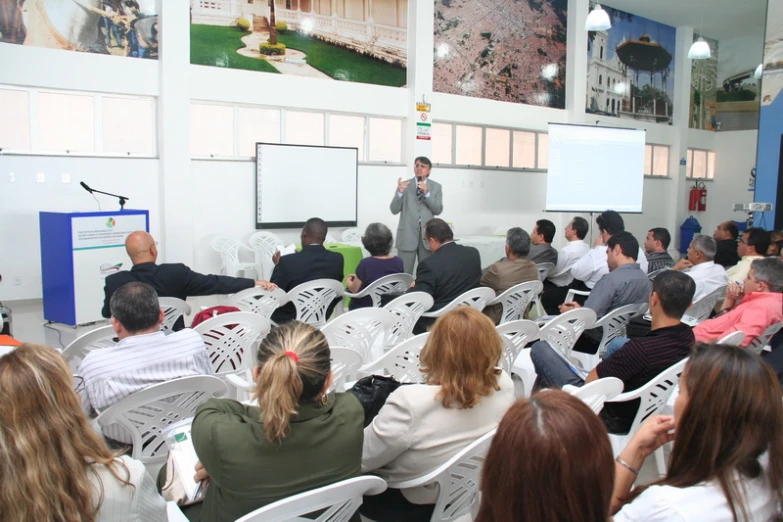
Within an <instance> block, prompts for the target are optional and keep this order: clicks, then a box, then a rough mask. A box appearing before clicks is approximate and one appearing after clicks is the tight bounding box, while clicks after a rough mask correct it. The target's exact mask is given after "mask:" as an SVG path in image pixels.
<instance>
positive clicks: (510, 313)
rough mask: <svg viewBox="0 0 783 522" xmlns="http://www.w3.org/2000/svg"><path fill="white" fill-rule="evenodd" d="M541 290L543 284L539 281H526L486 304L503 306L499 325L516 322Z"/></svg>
mask: <svg viewBox="0 0 783 522" xmlns="http://www.w3.org/2000/svg"><path fill="white" fill-rule="evenodd" d="M543 289H544V284H543V283H542V282H541V281H527V282H525V283H520V284H518V285H514V286H512V287H511V288H509V289H508V290H506V291H505V292H503V293H502V294H500V295H499V296H497V297H496V298H495V299H493V300H492V301H491V302H489V303H487V304H488V305H495V304H500V305H503V312H502V315H501V317H500V324H503V323H507V322H509V321H516V320H518V319H522V317H523V316H524V315H525V312H526V311H527V307H528V305H530V303H531V302H532V301H533V300H535V298H536V297H537V296H538V295H539V294H540V293H541V292H542V291H543Z"/></svg>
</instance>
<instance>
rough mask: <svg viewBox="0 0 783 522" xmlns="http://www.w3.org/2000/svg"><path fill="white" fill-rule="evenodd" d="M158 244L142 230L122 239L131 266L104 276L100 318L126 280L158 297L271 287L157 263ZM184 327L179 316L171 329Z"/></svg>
mask: <svg viewBox="0 0 783 522" xmlns="http://www.w3.org/2000/svg"><path fill="white" fill-rule="evenodd" d="M157 245H158V243H157V242H156V241H155V240H154V239H152V236H151V235H149V234H148V233H147V232H144V231H137V232H131V233H130V234H128V237H127V238H125V251H126V252H127V253H128V257H130V259H131V262H132V263H133V266H132V267H131V269H130V270H122V271H120V272H117V273H116V274H112V275H110V276H108V277H107V278H106V283H105V287H104V289H103V292H104V294H105V299H104V301H103V310H101V313H102V314H103V317H110V316H111V310H110V303H111V297H112V295H114V292H115V291H116V290H117V289H118V288H119V287H121V286H122V285H124V284H126V283H130V282H131V281H137V282H140V283H146V284H148V285H150V286H151V287H152V288H154V289H155V291H156V292H157V293H158V295H159V296H160V297H176V298H177V299H182V300H183V301H184V300H186V299H187V298H188V297H191V296H201V295H214V294H233V293H236V292H241V291H242V290H246V289H248V288H252V287H253V286H261V287H262V288H264V289H265V290H271V289H273V288H275V286H274V285H272V284H270V283H268V282H267V281H253V280H252V279H246V278H244V277H229V276H222V275H202V274H199V273H198V272H194V271H193V270H191V269H190V268H188V267H187V266H185V265H183V264H182V263H163V264H161V265H158V264H156V263H155V261H156V260H157V259H158V246H157ZM184 327H185V321H184V319H183V318H181V317H180V318H179V319H178V320H177V322H176V323H175V324H174V328H173V330H174V331H175V332H176V331H179V330H182V329H183V328H184Z"/></svg>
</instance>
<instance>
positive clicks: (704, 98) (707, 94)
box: [688, 34, 720, 131]
mask: <svg viewBox="0 0 783 522" xmlns="http://www.w3.org/2000/svg"><path fill="white" fill-rule="evenodd" d="M699 38H704V41H706V42H707V45H709V46H710V57H709V58H707V59H705V60H691V112H690V114H691V117H690V121H689V123H688V126H689V127H690V128H691V129H701V130H708V131H716V130H718V127H719V124H718V85H719V84H718V53H719V52H720V49H719V44H718V41H717V40H713V39H712V38H707V37H706V36H705V37H702V36H701V35H698V34H694V35H693V41H694V42H695V41H696V40H698V39H699Z"/></svg>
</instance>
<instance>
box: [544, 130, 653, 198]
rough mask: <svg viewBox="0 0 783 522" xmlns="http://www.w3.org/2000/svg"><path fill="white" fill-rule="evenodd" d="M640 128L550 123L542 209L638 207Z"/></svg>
mask: <svg viewBox="0 0 783 522" xmlns="http://www.w3.org/2000/svg"><path fill="white" fill-rule="evenodd" d="M644 142H645V131H644V130H642V129H618V128H613V127H594V126H588V125H565V124H555V123H550V124H549V171H548V173H547V181H546V210H550V211H563V212H566V211H567V212H603V211H604V210H616V211H617V212H641V211H642V190H643V188H644Z"/></svg>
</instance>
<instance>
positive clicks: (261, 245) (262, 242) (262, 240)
mask: <svg viewBox="0 0 783 522" xmlns="http://www.w3.org/2000/svg"><path fill="white" fill-rule="evenodd" d="M247 243H248V245H250V248H252V249H253V250H257V251H259V252H260V253H261V254H262V255H265V256H267V257H271V256H272V254H274V253H275V251H276V250H277V246H278V245H285V243H284V242H283V240H282V239H280V238H279V237H278V236H277V235H276V234H273V233H272V232H267V231H266V230H259V231H258V232H254V233H253V234H252V235H251V236H250V237H249V238H247Z"/></svg>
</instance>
